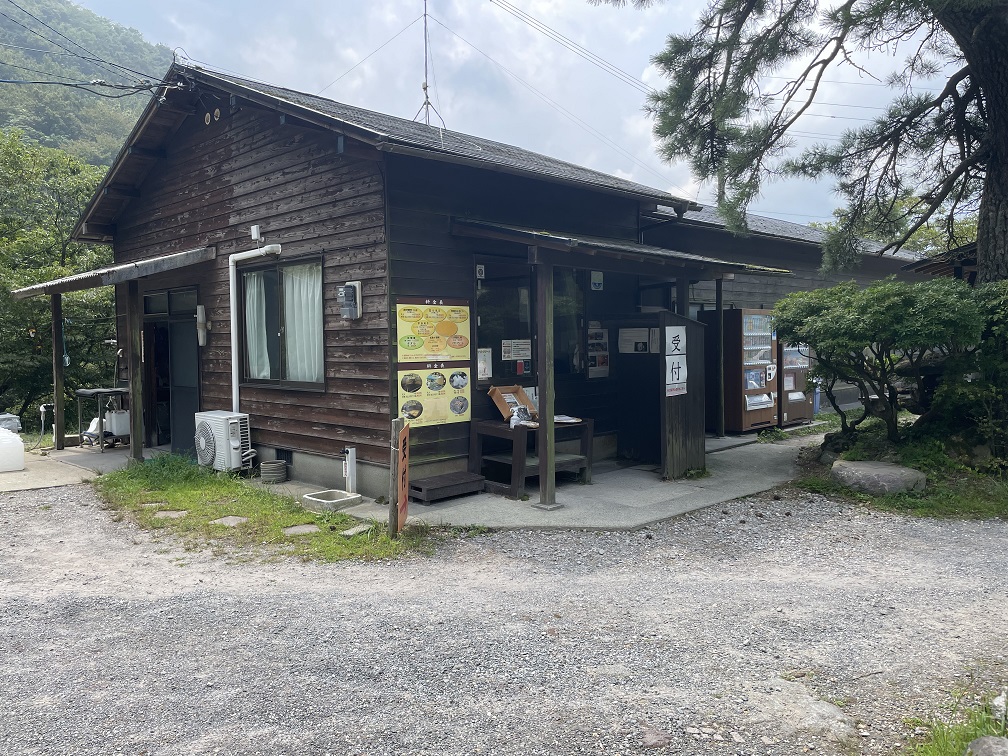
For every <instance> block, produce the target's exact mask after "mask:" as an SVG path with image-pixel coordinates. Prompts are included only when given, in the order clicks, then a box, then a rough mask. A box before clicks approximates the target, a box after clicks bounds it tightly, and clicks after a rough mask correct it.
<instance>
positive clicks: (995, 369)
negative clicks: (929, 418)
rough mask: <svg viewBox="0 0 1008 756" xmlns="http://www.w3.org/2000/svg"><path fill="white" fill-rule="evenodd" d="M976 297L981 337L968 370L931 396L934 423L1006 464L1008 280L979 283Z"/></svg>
mask: <svg viewBox="0 0 1008 756" xmlns="http://www.w3.org/2000/svg"><path fill="white" fill-rule="evenodd" d="M976 298H977V300H978V302H979V305H980V307H981V312H982V315H983V319H984V323H983V341H982V342H981V344H980V348H979V349H978V350H977V352H976V354H975V356H974V359H973V360H972V362H970V363H968V364H967V365H966V366H964V367H966V368H969V369H968V370H967V369H963V368H962V367H961V368H960V369H959V370H958V371H956V373H953V374H954V375H964V376H966V377H965V378H963V379H962V380H946V381H944V382H943V383H942V385H941V386H940V387H939V388H938V391H937V393H936V396H935V408H934V412H935V414H936V415H937V418H938V419H937V420H936V424H937V425H938V426H939V427H940V428H941V429H942V430H944V431H945V432H946V433H947V434H950V435H951V434H958V435H960V436H961V437H962V441H963V443H964V444H966V445H987V446H989V447H990V451H991V453H992V455H993V457H994V459H993V460H991V461H990V462H988V464H991V465H998V464H999V462H998V460H1001V461H1002V463H1008V282H1006V281H998V282H996V283H992V284H987V285H985V286H981V287H979V288H978V289H977V291H976Z"/></svg>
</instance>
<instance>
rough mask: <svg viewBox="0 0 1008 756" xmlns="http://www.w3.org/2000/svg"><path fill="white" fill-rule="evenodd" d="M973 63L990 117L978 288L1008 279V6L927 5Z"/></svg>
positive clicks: (936, 1)
mask: <svg viewBox="0 0 1008 756" xmlns="http://www.w3.org/2000/svg"><path fill="white" fill-rule="evenodd" d="M926 4H927V6H928V7H929V8H931V10H932V12H933V13H934V15H935V18H936V19H937V20H938V23H939V24H941V25H942V27H943V28H944V29H945V30H946V31H947V32H948V33H949V34H951V35H952V37H953V39H955V41H956V44H958V45H959V49H960V50H962V53H963V55H964V56H965V58H966V62H967V63H969V69H970V78H971V80H972V81H975V82H976V83H977V84H978V85H979V87H980V90H981V91H982V93H983V100H984V107H985V109H986V116H987V136H986V141H987V145H986V146H987V148H988V150H989V157H988V159H987V161H986V176H985V179H984V186H983V195H982V197H981V200H980V217H979V223H978V226H977V282H978V283H986V282H988V281H999V280H1002V279H1008V66H1005V65H1004V51H1005V50H1006V49H1008V13H1006V12H1005V8H1006V3H1005V2H1004V0H996V1H994V2H982V3H972V2H971V3H967V2H958V1H956V2H950V1H949V0H926Z"/></svg>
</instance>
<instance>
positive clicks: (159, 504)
mask: <svg viewBox="0 0 1008 756" xmlns="http://www.w3.org/2000/svg"><path fill="white" fill-rule="evenodd" d="M167 503H168V502H167V501H145V502H144V503H143V504H142V506H144V507H146V508H147V509H157V508H158V507H163V506H165V505H166V504H167Z"/></svg>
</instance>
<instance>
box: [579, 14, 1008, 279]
mask: <svg viewBox="0 0 1008 756" xmlns="http://www.w3.org/2000/svg"><path fill="white" fill-rule="evenodd" d="M595 1H596V2H606V1H607V2H611V3H613V4H615V5H624V4H625V3H626V0H595ZM654 1H655V0H634V3H633V4H634V5H636V6H638V7H644V6H647V5H651V4H652V2H654ZM1006 45H1008V14H1006V13H1005V12H1004V5H1003V3H1001V2H998V3H992V2H933V1H932V0H836V2H833V3H819V2H814V0H773V1H771V0H711V2H710V3H709V5H708V7H707V8H706V9H705V10H704V11H703V12H702V13H701V14H700V17H699V20H698V21H697V24H696V26H695V27H694V29H693V31H692V32H691V33H689V34H673V35H671V36H669V38H668V42H667V44H666V48H665V50H664V51H662V52H661V53H659V54H658V55H656V56H655V58H654V59H653V60H654V62H655V64H656V65H657V66H658V67H659V68H660V70H661V71H662V73H663V74H664V75H665V77H666V78H667V79H668V82H669V84H668V86H667V87H666V88H665V89H664V90H662V91H660V92H657V93H655V94H654V95H653V96H652V97H651V98H650V102H649V109H650V111H651V113H652V114H653V115H654V117H655V129H654V130H655V134H656V135H657V137H658V138H659V141H660V150H661V153H662V154H663V155H664V156H665V157H666V158H667V159H669V160H687V161H689V163H690V165H691V166H692V168H693V171H694V173H695V175H696V176H697V177H698V178H700V179H701V180H705V181H711V182H713V183H715V185H716V189H717V197H718V202H719V205H720V209H721V212H722V214H723V215H724V216H725V218H726V219H727V220H728V221H729V224H730V226H731V227H732V228H733V229H735V230H737V231H744V230H745V214H744V212H745V209H746V207H747V206H748V205H749V203H750V202H751V201H752V200H753V199H755V198H756V197H757V196H758V194H759V191H760V187H761V185H762V183H763V181H765V180H768V179H773V178H781V177H794V176H801V177H808V178H812V179H818V178H823V177H830V178H832V179H834V180H835V181H836V189H837V191H838V192H839V193H840V195H841V196H842V197H843V198H844V200H845V207H844V208H843V209H842V210H841V211H840V212H839V213H838V215H837V219H838V223H837V225H836V228H834V229H832V231H831V233H830V235H829V239H828V241H827V243H826V244H825V249H824V251H825V256H824V259H825V260H826V262H827V264H830V265H834V266H841V265H847V264H853V263H855V262H856V261H857V260H859V259H860V256H861V254H862V253H863V252H864V251H866V250H865V249H864V247H863V245H862V243H861V241H860V237H864V236H867V237H869V238H881V239H885V240H886V242H887V243H888V247H889V248H893V247H898V246H901V245H902V244H903V243H904V242H905V241H906V240H907V239H908V238H910V237H911V236H912V235H913V234H914V233H915V231H916V230H917V228H918V227H920V226H921V225H923V224H925V223H927V222H929V220H931V219H932V218H934V219H936V220H937V219H940V223H941V225H944V226H946V227H947V228H948V229H949V230H952V229H954V226H955V223H956V221H957V220H959V219H961V218H963V217H966V216H970V215H972V214H977V217H978V228H977V242H978V267H979V279H980V280H981V281H991V280H999V279H1002V278H1008V232H1006V231H1005V224H1004V220H1003V219H1004V217H1005V214H1006V212H1008V120H1006V119H1005V118H1004V117H1003V113H1004V112H1006V109H1008V77H1005V75H1004V74H1005V66H1006V63H1005V57H1004V55H1003V50H1004V49H1005V47H1006ZM896 55H903V56H904V57H903V63H902V70H901V71H900V72H899V73H898V74H895V75H893V76H891V77H890V78H889V80H888V81H887V83H888V84H889V85H890V86H891V87H892V90H893V98H892V101H891V103H890V105H889V107H888V109H887V110H886V111H885V113H883V115H881V116H879V117H878V118H876V119H875V120H874V121H873V122H872V123H870V124H868V125H866V126H863V127H859V128H855V129H851V130H849V131H847V132H846V133H845V134H844V135H843V136H842V137H841V138H840V139H839V141H838V142H837V143H835V144H821V145H817V146H815V147H813V148H811V149H808V150H805V151H804V152H802V153H800V154H795V153H794V151H793V150H792V148H793V146H794V145H793V140H792V138H791V135H790V134H791V131H792V129H793V128H794V127H795V125H796V123H798V124H800V123H801V121H800V120H799V119H800V118H801V116H802V114H803V113H805V112H806V111H807V110H808V108H809V107H810V106H812V105H813V104H814V103H815V102H816V100H817V98H818V97H819V94H820V86H821V84H822V82H823V81H824V80H828V79H829V78H831V77H835V76H836V73H837V71H838V70H839V69H843V68H847V69H848V70H854V71H856V72H857V73H858V75H862V76H863V75H864V74H865V68H863V67H868V66H871V65H872V64H871V62H870V61H871V60H872V59H873V58H880V59H892V58H893V57H894V56H896ZM886 65H887V66H888V62H887V63H886ZM869 75H870V74H869ZM932 78H938V79H939V80H940V81H941V82H944V85H943V84H942V83H939V84H937V85H930V82H928V84H929V87H928V88H929V89H936V90H937V91H936V92H927V93H921V92H919V91H914V89H913V87H914V86H916V85H917V84H918V83H920V82H922V81H925V82H927V81H928V80H929V79H932ZM890 241H891V243H890ZM956 241H958V240H955V239H953V238H952V236H951V234H950V235H949V236H948V246H949V247H950V248H951V247H953V246H955V244H956Z"/></svg>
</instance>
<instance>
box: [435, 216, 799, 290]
mask: <svg viewBox="0 0 1008 756" xmlns="http://www.w3.org/2000/svg"><path fill="white" fill-rule="evenodd" d="M452 233H453V234H455V235H456V236H471V237H478V238H484V239H500V240H504V241H513V242H517V243H520V244H525V245H527V246H530V247H543V248H547V249H554V250H558V251H561V252H568V253H572V254H576V253H580V254H583V255H588V256H591V257H592V258H594V259H595V260H596V261H598V262H601V260H602V259H606V258H608V259H609V261H610V262H611V263H613V262H616V263H622V264H625V263H626V262H628V261H635V262H639V263H645V264H650V265H652V266H655V267H656V268H657V269H660V268H667V269H668V272H669V273H673V271H674V270H675V269H678V270H683V269H688V270H689V271H690V272H691V273H694V274H697V273H699V274H701V276H702V277H706V278H708V279H714V278H719V277H721V276H722V275H724V274H726V273H756V274H764V275H783V276H787V275H791V271H789V270H786V269H784V268H769V267H766V266H765V265H751V264H749V263H741V262H733V261H731V260H721V259H718V258H716V257H709V256H707V255H697V254H694V253H692V252H680V251H678V250H673V249H667V248H665V247H652V246H650V245H648V244H637V243H635V242H631V241H622V240H619V239H603V238H601V237H594V236H583V235H578V236H570V235H568V234H561V233H555V232H551V231H538V230H535V229H531V228H524V227H521V226H508V225H503V224H500V223H489V222H486V221H475V220H466V219H461V218H456V219H454V220H453V222H452ZM571 264H573V260H572V261H571ZM659 266H660V267H659ZM620 267H622V265H621V266H620ZM673 274H674V273H673Z"/></svg>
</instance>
